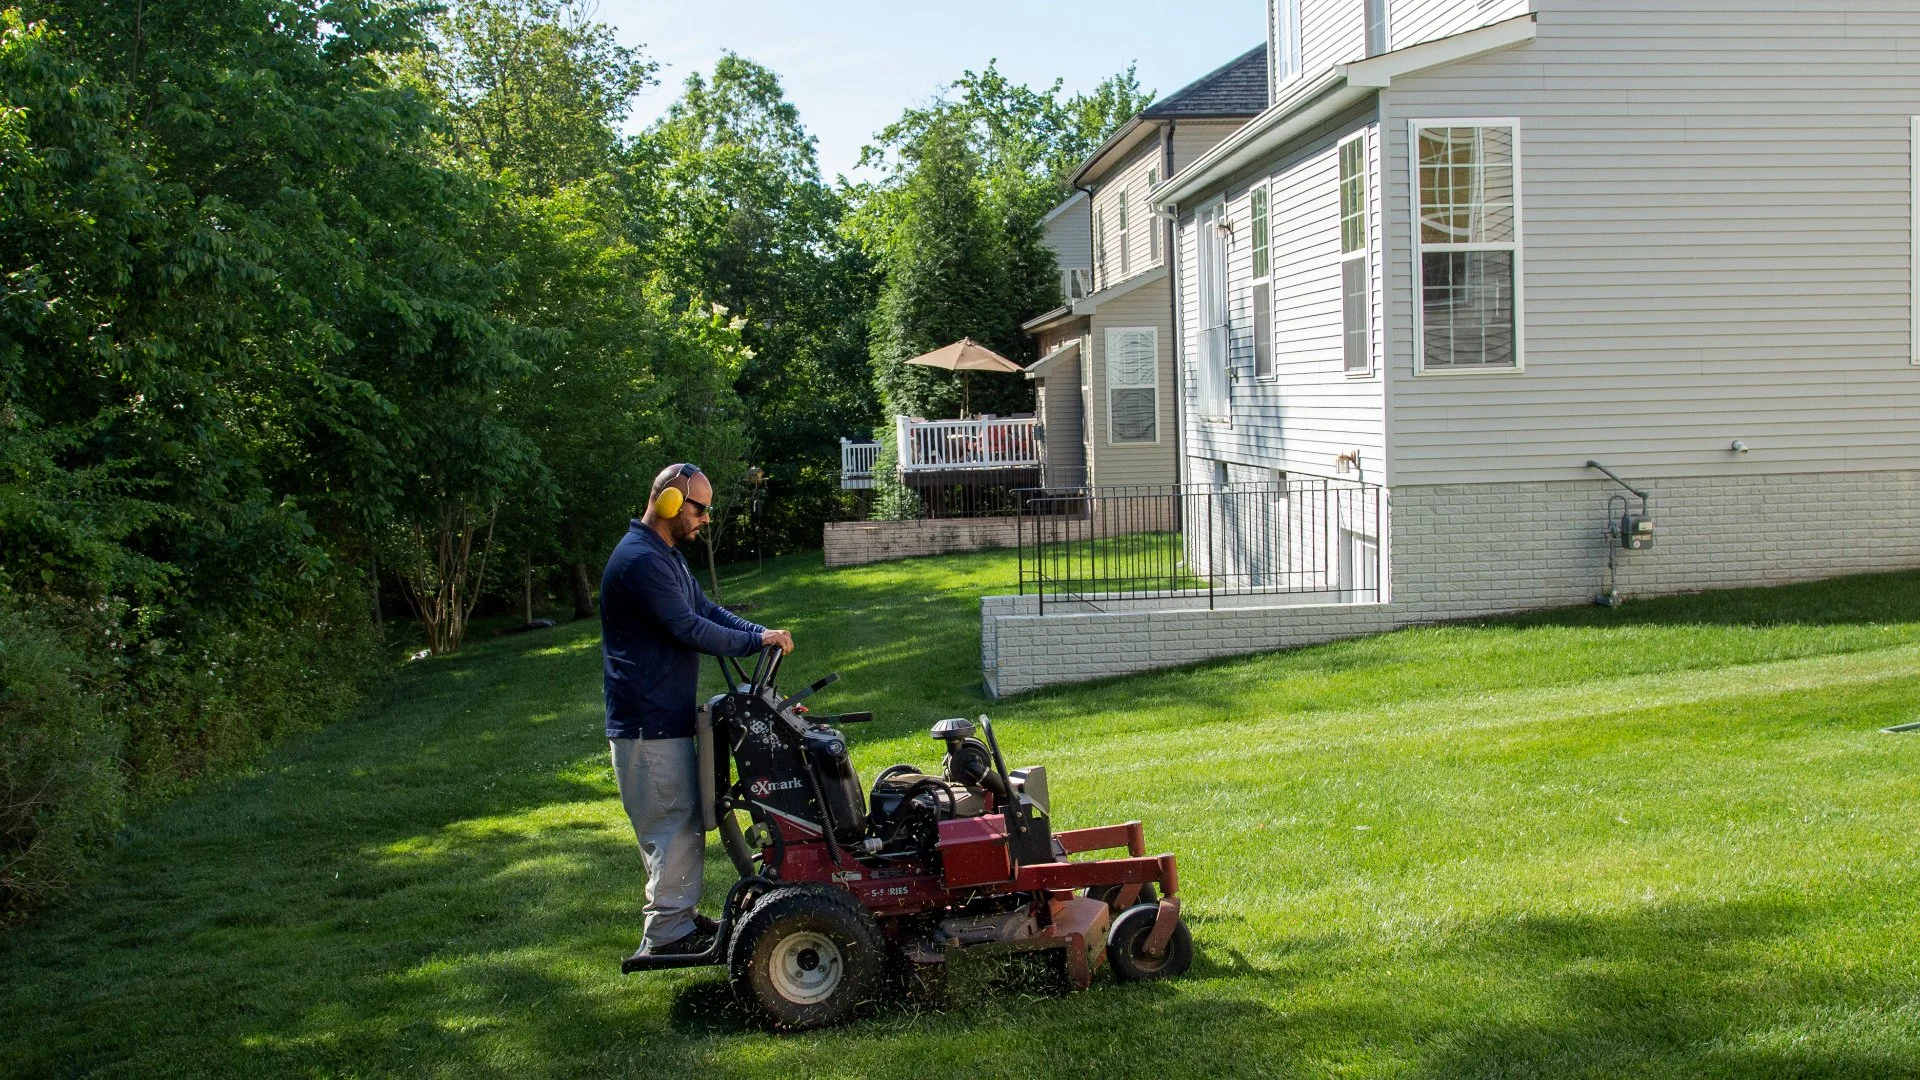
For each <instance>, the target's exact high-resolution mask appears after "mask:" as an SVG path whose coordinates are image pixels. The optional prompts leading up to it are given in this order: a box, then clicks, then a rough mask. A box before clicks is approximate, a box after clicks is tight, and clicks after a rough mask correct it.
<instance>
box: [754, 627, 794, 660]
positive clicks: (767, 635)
mask: <svg viewBox="0 0 1920 1080" xmlns="http://www.w3.org/2000/svg"><path fill="white" fill-rule="evenodd" d="M760 644H762V645H778V646H780V655H782V656H785V655H786V654H788V653H790V652H792V651H793V634H792V632H791V631H787V630H767V631H763V632H762V633H761V634H760Z"/></svg>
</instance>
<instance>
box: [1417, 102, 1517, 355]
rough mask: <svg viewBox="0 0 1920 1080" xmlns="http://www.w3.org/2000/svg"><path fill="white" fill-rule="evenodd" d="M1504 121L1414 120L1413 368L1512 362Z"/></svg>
mask: <svg viewBox="0 0 1920 1080" xmlns="http://www.w3.org/2000/svg"><path fill="white" fill-rule="evenodd" d="M1515 141H1516V140H1515V128H1514V126H1513V125H1512V124H1446V125H1433V126H1426V125H1418V124H1416V125H1415V126H1414V163H1415V184H1416V185H1417V190H1418V192H1419V222H1418V226H1417V227H1416V228H1415V230H1414V267H1415V271H1416V273H1417V274H1418V278H1419V296H1420V305H1419V314H1420V368H1421V370H1423V371H1491V370H1500V369H1515V368H1518V367H1519V366H1520V329H1519V285H1520V207H1519V183H1518V176H1517V169H1516V163H1515V152H1514V151H1515Z"/></svg>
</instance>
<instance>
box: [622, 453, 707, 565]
mask: <svg viewBox="0 0 1920 1080" xmlns="http://www.w3.org/2000/svg"><path fill="white" fill-rule="evenodd" d="M668 488H673V489H674V490H676V491H678V492H680V494H681V495H682V496H683V497H684V500H685V501H684V502H683V503H682V504H681V507H680V512H679V513H678V514H675V515H674V516H673V517H670V518H667V517H661V516H660V512H659V511H658V510H657V509H656V507H657V505H658V503H659V499H660V493H661V492H663V491H665V490H667V489H668ZM712 505H713V484H712V483H710V482H709V481H708V480H707V474H706V473H703V472H701V471H700V467H699V466H697V465H688V464H684V463H682V464H678V465H669V466H667V467H666V468H664V469H661V470H660V472H659V474H658V475H657V476H655V477H654V478H653V487H652V488H650V489H649V490H648V492H647V510H646V513H645V514H643V515H642V516H641V518H640V520H641V522H642V523H643V524H645V525H646V526H648V527H649V528H651V529H652V530H653V531H654V532H655V533H658V534H659V536H660V539H662V540H665V541H666V542H667V544H668V545H669V546H673V545H677V544H679V543H680V542H682V541H685V540H693V539H695V538H697V537H698V536H699V535H700V530H701V528H702V527H704V526H705V525H706V523H707V519H708V508H709V507H710V506H712Z"/></svg>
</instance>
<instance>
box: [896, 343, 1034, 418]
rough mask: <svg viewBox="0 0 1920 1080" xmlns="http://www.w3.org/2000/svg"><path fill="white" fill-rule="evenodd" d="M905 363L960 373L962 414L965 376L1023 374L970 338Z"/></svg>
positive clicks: (965, 399)
mask: <svg viewBox="0 0 1920 1080" xmlns="http://www.w3.org/2000/svg"><path fill="white" fill-rule="evenodd" d="M907 363H909V364H918V365H920V366H921V367H931V368H940V369H941V370H943V371H958V372H961V373H962V374H961V376H960V411H962V412H965V411H966V410H967V378H966V375H965V372H969V371H1004V372H1009V373H1012V374H1018V373H1020V371H1021V370H1023V369H1022V368H1021V367H1020V365H1019V364H1016V363H1014V362H1013V361H1011V360H1009V359H1007V358H1006V357H1004V356H1001V355H1000V354H999V353H997V352H994V351H993V350H992V349H989V348H987V347H986V346H985V345H982V344H980V343H979V342H977V341H974V340H973V339H972V338H970V337H963V338H961V339H960V340H959V341H956V342H954V343H953V344H951V345H948V346H945V347H944V348H939V349H935V350H933V351H932V352H930V353H922V354H921V355H919V356H916V357H914V358H913V359H911V360H909V361H907Z"/></svg>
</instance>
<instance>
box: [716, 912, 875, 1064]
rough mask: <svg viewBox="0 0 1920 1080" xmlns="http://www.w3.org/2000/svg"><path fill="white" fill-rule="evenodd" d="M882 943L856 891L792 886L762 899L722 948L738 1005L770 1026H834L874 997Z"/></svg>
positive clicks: (779, 1028)
mask: <svg viewBox="0 0 1920 1080" xmlns="http://www.w3.org/2000/svg"><path fill="white" fill-rule="evenodd" d="M886 955H887V953H886V940H885V939H884V938H883V937H882V936H881V934H880V927H879V926H878V925H877V924H875V922H874V921H873V916H871V915H869V914H867V911H866V909H865V908H863V907H861V906H860V902H859V901H858V900H855V899H854V898H853V896H852V895H851V894H849V893H847V892H845V891H843V890H841V889H836V888H832V887H831V886H825V885H789V886H783V887H781V888H778V889H775V890H773V891H772V892H770V893H768V894H767V895H766V896H764V897H762V898H761V899H760V902H759V903H757V904H755V905H754V906H753V908H752V909H751V910H750V911H748V912H747V916H746V918H745V919H744V920H742V921H741V923H740V928H739V930H737V931H735V932H734V935H733V942H732V944H731V947H730V948H729V949H728V953H727V964H728V968H729V969H730V971H731V979H730V981H731V983H732V986H733V993H734V996H735V997H736V998H738V999H739V1001H740V1005H741V1007H742V1008H744V1009H746V1010H747V1012H748V1013H749V1014H750V1015H752V1016H753V1017H754V1019H756V1020H757V1021H758V1022H759V1023H761V1024H762V1025H763V1026H765V1027H768V1028H771V1029H772V1030H775V1031H803V1030H806V1029H808V1028H817V1027H825V1026H827V1025H829V1024H837V1023H840V1022H841V1021H843V1020H846V1019H847V1018H848V1017H850V1016H852V1015H853V1012H854V1010H855V1009H856V1008H858V1007H859V1006H860V1005H861V1004H863V1003H865V1002H868V1001H872V1000H874V999H876V998H877V997H878V996H879V993H880V990H881V989H882V987H883V986H884V976H885V971H886Z"/></svg>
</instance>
